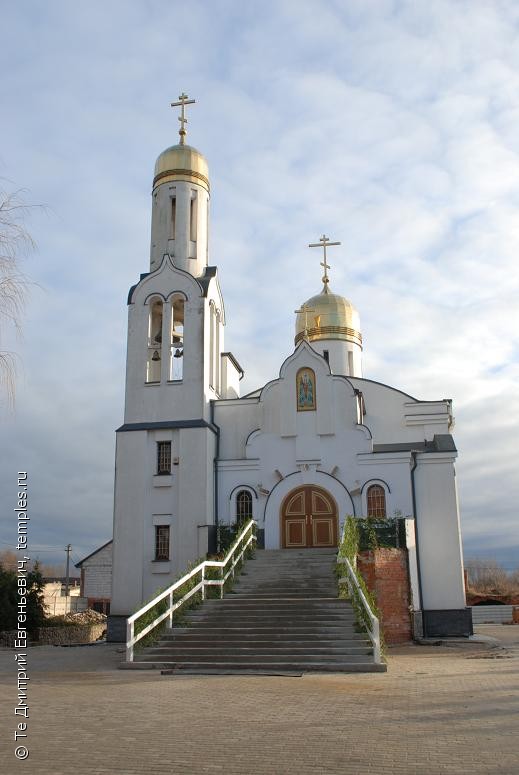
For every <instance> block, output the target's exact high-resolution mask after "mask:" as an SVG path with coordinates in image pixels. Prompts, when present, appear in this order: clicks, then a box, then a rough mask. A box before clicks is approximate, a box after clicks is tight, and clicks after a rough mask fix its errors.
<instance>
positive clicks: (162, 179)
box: [153, 144, 209, 191]
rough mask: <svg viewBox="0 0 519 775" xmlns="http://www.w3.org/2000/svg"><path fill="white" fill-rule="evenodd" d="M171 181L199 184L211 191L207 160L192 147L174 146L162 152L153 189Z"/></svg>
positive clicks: (157, 164)
mask: <svg viewBox="0 0 519 775" xmlns="http://www.w3.org/2000/svg"><path fill="white" fill-rule="evenodd" d="M171 180H186V181H187V182H188V183H197V184H198V185H199V186H203V187H204V188H205V189H206V190H207V191H209V168H208V166H207V159H206V158H205V156H203V155H202V154H201V153H200V151H197V150H196V148H193V147H192V146H191V145H181V144H179V145H172V146H171V148H166V150H165V151H162V153H161V154H160V156H159V158H158V159H157V161H156V163H155V174H154V176H153V188H155V187H156V186H158V185H160V184H161V183H169V181H171Z"/></svg>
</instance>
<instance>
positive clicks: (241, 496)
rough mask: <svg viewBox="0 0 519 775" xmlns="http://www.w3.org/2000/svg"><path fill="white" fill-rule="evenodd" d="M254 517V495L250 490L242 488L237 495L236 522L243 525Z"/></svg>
mask: <svg viewBox="0 0 519 775" xmlns="http://www.w3.org/2000/svg"><path fill="white" fill-rule="evenodd" d="M249 519H252V495H251V494H250V492H249V491H248V490H240V492H239V493H238V495H237V496H236V522H237V523H238V524H239V525H241V524H243V523H244V522H248V521H249Z"/></svg>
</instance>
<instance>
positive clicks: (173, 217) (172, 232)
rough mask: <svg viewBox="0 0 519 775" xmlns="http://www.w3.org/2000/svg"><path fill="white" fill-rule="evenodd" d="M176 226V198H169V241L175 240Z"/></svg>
mask: <svg viewBox="0 0 519 775" xmlns="http://www.w3.org/2000/svg"><path fill="white" fill-rule="evenodd" d="M176 225H177V198H176V197H175V196H172V197H171V229H170V239H175V229H176Z"/></svg>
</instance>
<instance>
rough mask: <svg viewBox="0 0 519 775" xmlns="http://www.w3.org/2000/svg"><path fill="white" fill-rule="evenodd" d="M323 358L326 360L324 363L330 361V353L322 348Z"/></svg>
mask: <svg viewBox="0 0 519 775" xmlns="http://www.w3.org/2000/svg"><path fill="white" fill-rule="evenodd" d="M323 358H324V360H325V361H326V363H328V364H329V363H330V353H329V352H328V350H323Z"/></svg>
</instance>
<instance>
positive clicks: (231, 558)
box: [126, 519, 256, 662]
mask: <svg viewBox="0 0 519 775" xmlns="http://www.w3.org/2000/svg"><path fill="white" fill-rule="evenodd" d="M254 524H255V522H254V520H253V519H251V520H250V521H249V522H248V523H247V524H246V525H245V527H244V528H243V530H242V531H241V532H240V533H239V535H238V537H237V538H236V540H235V542H234V543H233V545H232V546H231V548H230V549H229V551H228V552H227V554H226V555H225V557H224V559H223V560H204V561H203V562H201V563H199V564H198V565H197V566H196V567H195V568H193V569H192V570H191V571H189V573H186V575H185V576H182V578H181V579H179V580H178V581H175V583H174V584H172V585H171V586H170V587H168V588H167V589H165V590H164V591H163V592H160V593H159V594H158V595H157V596H156V597H155V598H153V600H150V602H149V603H146V605H144V606H142V608H139V610H138V611H136V612H135V613H134V614H132V615H131V616H130V617H128V619H127V621H126V661H127V662H133V656H134V646H135V644H136V643H137V642H138V641H140V640H141V638H144V636H145V635H147V634H148V633H149V632H151V631H152V630H153V629H154V628H155V627H157V625H159V624H160V623H161V622H163V621H164V620H165V619H168V625H169V627H172V626H173V613H174V612H175V611H176V610H177V609H178V608H180V606H182V605H184V603H185V602H186V601H187V600H189V598H190V597H192V596H193V595H195V594H196V593H197V592H199V591H200V590H201V591H202V600H205V588H206V587H214V586H219V587H220V598H222V597H223V592H224V585H225V582H226V581H227V579H228V578H229V576H231V575H232V577H233V578H234V569H235V567H236V565H237V564H238V563H239V562H240V560H241V559H242V558H243V555H244V554H245V551H246V550H247V548H248V547H249V546H250V545H251V544H252V542H253V541H256V536H255V534H254ZM249 531H250V535H249V536H248V538H247V539H246V536H247V533H248V532H249ZM245 539H246V540H245ZM240 545H241V549H240V551H239V552H238V553H237V554H236V556H235V553H236V552H237V550H238V548H239V547H240ZM229 562H231V567H230V568H229V570H228V571H227V572H226V573H224V572H223V569H224V568H225V567H226V566H227V564H228V563H229ZM206 568H221V569H222V575H221V578H219V579H206V577H205V571H206ZM198 573H201V574H202V578H201V580H200V581H199V582H198V584H196V585H195V586H194V587H193V588H192V589H190V590H189V592H186V594H185V595H183V597H181V599H180V600H177V601H176V602H173V594H174V592H176V590H177V589H179V588H180V587H182V586H183V585H184V584H185V583H186V582H187V581H189V579H191V578H193V576H196V575H197V574H198ZM166 598H167V599H168V607H167V609H166V610H165V611H164V612H163V613H162V614H159V616H157V617H156V618H155V619H154V620H153V621H152V622H151V624H148V626H147V627H145V628H144V629H143V630H141V631H140V632H139V633H138V634H137V635H136V634H135V622H136V621H137V619H139V618H140V617H141V616H142V615H143V614H145V613H146V612H147V611H149V610H150V609H151V608H153V607H154V606H156V605H157V603H160V601H161V600H165V599H166Z"/></svg>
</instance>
